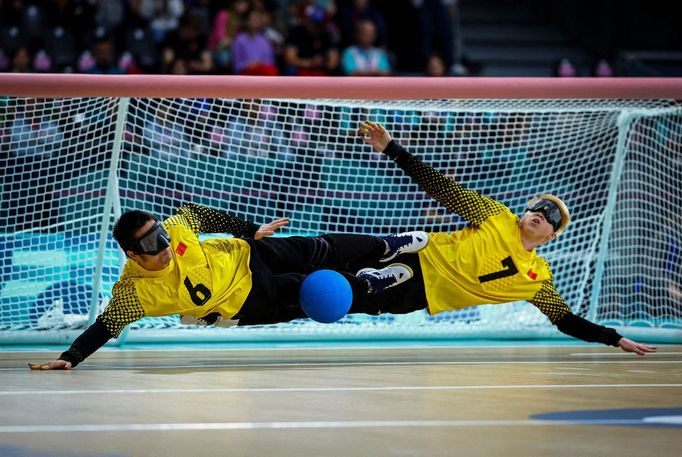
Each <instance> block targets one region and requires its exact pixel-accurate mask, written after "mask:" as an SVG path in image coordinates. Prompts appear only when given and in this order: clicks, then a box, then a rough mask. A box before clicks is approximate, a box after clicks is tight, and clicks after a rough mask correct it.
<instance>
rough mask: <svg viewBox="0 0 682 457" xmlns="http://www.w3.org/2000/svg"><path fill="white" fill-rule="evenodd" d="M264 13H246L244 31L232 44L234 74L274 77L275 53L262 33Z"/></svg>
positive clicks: (277, 72)
mask: <svg viewBox="0 0 682 457" xmlns="http://www.w3.org/2000/svg"><path fill="white" fill-rule="evenodd" d="M264 26H265V17H264V13H263V12H261V11H258V10H255V9H252V10H251V11H249V12H248V14H247V16H246V22H245V24H244V31H243V32H240V33H239V34H237V36H236V38H235V39H234V42H233V43H232V68H233V70H234V73H235V74H242V75H264V76H276V75H278V74H279V71H278V70H277V67H276V66H275V52H274V49H273V46H272V43H270V41H269V40H268V39H267V38H266V36H265V33H263V27H264Z"/></svg>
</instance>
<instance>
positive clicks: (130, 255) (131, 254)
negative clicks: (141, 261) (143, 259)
mask: <svg viewBox="0 0 682 457" xmlns="http://www.w3.org/2000/svg"><path fill="white" fill-rule="evenodd" d="M126 256H128V258H130V259H133V260H135V258H136V257H139V256H138V255H137V254H135V251H126Z"/></svg>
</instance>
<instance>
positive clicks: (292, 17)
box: [287, 0, 336, 28]
mask: <svg viewBox="0 0 682 457" xmlns="http://www.w3.org/2000/svg"><path fill="white" fill-rule="evenodd" d="M310 8H316V9H318V10H320V11H321V12H322V13H323V14H324V17H325V19H324V21H325V24H327V25H330V24H331V22H332V18H333V17H334V16H336V1H335V0H290V1H289V2H288V5H287V15H288V21H287V24H288V25H289V28H292V27H295V26H297V25H301V24H303V22H304V21H305V19H306V16H307V15H308V11H309V10H310Z"/></svg>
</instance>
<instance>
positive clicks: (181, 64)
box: [169, 58, 189, 75]
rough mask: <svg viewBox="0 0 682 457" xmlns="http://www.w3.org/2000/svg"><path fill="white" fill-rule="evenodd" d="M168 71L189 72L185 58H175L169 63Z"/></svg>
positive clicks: (176, 72)
mask: <svg viewBox="0 0 682 457" xmlns="http://www.w3.org/2000/svg"><path fill="white" fill-rule="evenodd" d="M169 73H170V74H171V75H187V74H189V66H188V65H187V61H186V60H185V59H180V58H177V59H175V60H174V61H173V63H171V65H170V70H169Z"/></svg>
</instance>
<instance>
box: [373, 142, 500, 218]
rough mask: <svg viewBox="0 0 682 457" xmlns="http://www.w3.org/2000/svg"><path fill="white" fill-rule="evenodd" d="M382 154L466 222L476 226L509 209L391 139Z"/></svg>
mask: <svg viewBox="0 0 682 457" xmlns="http://www.w3.org/2000/svg"><path fill="white" fill-rule="evenodd" d="M383 152H384V154H386V155H387V156H388V157H390V158H391V159H393V160H394V161H395V163H396V164H397V165H398V166H399V167H400V168H402V169H403V170H404V171H405V173H407V175H408V176H410V177H411V178H412V180H413V181H414V182H415V183H416V184H417V185H418V186H419V187H420V188H421V189H422V190H423V191H424V192H426V193H427V194H429V196H430V197H431V198H433V199H434V200H436V201H437V202H439V203H440V204H442V205H443V206H444V207H446V208H447V209H448V210H450V211H452V212H453V213H456V214H459V215H460V216H461V217H463V218H464V219H465V220H466V221H467V222H469V223H470V224H473V225H475V226H479V225H481V224H482V223H483V221H485V220H486V219H487V218H488V217H490V216H495V215H497V214H500V213H502V212H503V211H509V208H507V207H506V206H505V205H504V204H502V203H500V202H498V201H496V200H493V199H492V198H489V197H483V196H481V194H479V193H478V192H476V191H475V190H470V189H467V188H466V187H464V186H463V185H461V184H460V183H458V182H457V181H455V180H454V179H452V178H449V177H447V176H445V175H444V174H443V173H441V172H440V171H438V170H436V169H435V168H433V167H432V166H431V165H429V164H427V163H424V162H423V161H422V160H420V159H419V158H417V157H415V156H414V155H412V154H410V153H409V152H407V150H405V148H403V147H402V146H400V145H399V144H398V143H396V142H395V141H391V142H390V143H389V144H388V146H387V147H386V149H384V151H383Z"/></svg>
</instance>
